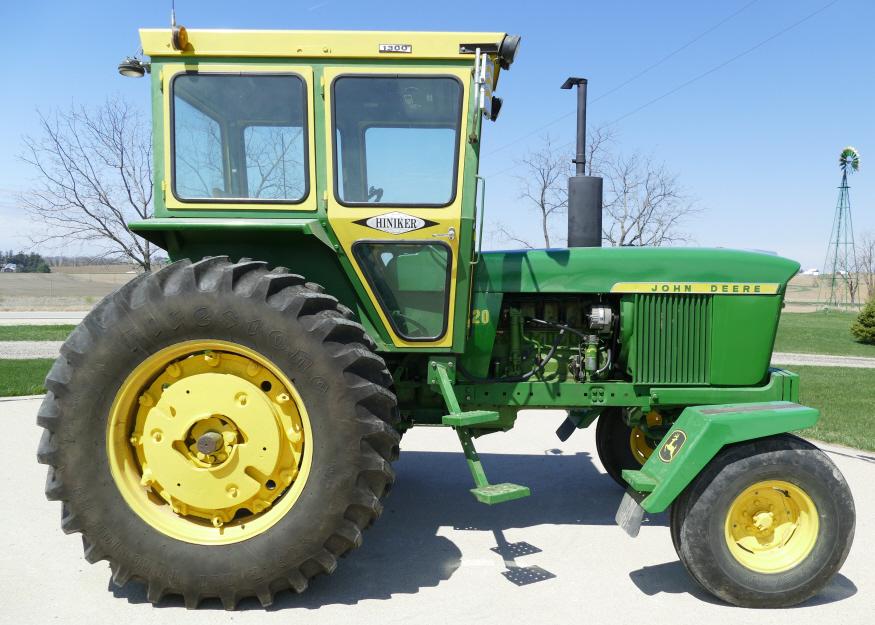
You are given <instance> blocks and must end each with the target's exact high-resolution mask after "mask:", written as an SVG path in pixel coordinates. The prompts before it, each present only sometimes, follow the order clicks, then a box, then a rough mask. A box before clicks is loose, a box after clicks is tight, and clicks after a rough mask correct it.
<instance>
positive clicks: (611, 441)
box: [595, 410, 662, 488]
mask: <svg viewBox="0 0 875 625" xmlns="http://www.w3.org/2000/svg"><path fill="white" fill-rule="evenodd" d="M645 418H646V419H647V421H648V424H652V425H653V426H654V427H655V426H657V425H660V424H661V423H662V417H661V416H660V415H659V413H656V412H651V413H650V414H648V415H647V416H646V417H645ZM658 444H659V441H658V440H654V439H652V438H650V437H649V436H647V435H646V434H645V433H644V431H643V430H642V429H641V428H640V427H630V426H628V425H626V422H625V421H624V420H623V415H622V413H621V412H620V411H619V410H606V411H605V412H603V413H602V414H601V415H599V420H598V424H597V425H596V429H595V445H596V452H597V453H598V456H599V461H600V462H601V463H602V466H603V467H604V468H605V471H606V472H607V474H608V475H610V476H611V478H612V479H613V480H614V481H615V482H616V483H617V484H619V485H620V486H621V487H623V488H626V487H628V484H627V483H626V480H624V479H623V475H622V474H623V470H624V469H629V470H636V469H640V468H641V467H642V465H643V464H644V463H645V462H646V461H647V459H648V458H649V457H650V454H652V453H653V450H654V449H655V448H656V446H657V445H658Z"/></svg>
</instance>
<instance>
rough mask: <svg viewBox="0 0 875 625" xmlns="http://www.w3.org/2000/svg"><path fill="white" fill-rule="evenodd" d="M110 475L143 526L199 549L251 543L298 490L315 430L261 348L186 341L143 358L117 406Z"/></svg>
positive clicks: (110, 446)
mask: <svg viewBox="0 0 875 625" xmlns="http://www.w3.org/2000/svg"><path fill="white" fill-rule="evenodd" d="M108 427H109V429H108V431H107V454H108V457H109V464H110V469H111V472H112V476H113V479H114V480H115V483H116V485H117V486H118V488H119V491H120V492H121V494H122V496H123V497H124V499H125V501H126V502H127V503H128V505H129V506H130V507H131V508H132V509H133V510H134V512H136V513H137V515H139V516H140V518H142V519H143V520H144V521H145V522H146V523H148V524H149V525H151V526H152V527H153V528H155V529H157V530H158V531H160V532H162V533H164V534H166V535H168V536H171V537H173V538H176V539H179V540H183V541H185V542H190V543H195V544H227V543H233V542H239V541H242V540H246V539H248V538H251V537H253V536H256V535H257V534H260V533H261V532H264V531H265V530H267V529H268V528H269V527H271V526H272V525H274V524H275V523H276V522H277V521H279V520H280V519H281V518H282V517H283V516H284V515H285V514H286V513H287V512H288V511H289V510H290V509H291V508H292V506H293V505H294V504H295V501H296V500H297V499H298V497H299V496H300V494H301V491H302V490H303V488H304V484H305V483H306V481H307V476H308V475H309V472H310V466H311V463H312V453H313V452H312V448H313V445H312V440H313V437H312V432H311V429H310V419H309V417H308V415H307V411H306V409H305V408H304V403H303V401H302V400H301V398H300V396H299V395H298V393H297V391H296V390H295V387H294V385H293V384H292V382H291V381H290V380H289V379H288V378H287V377H286V376H285V375H284V374H283V373H282V371H280V370H279V368H277V367H276V366H275V365H274V364H273V363H272V362H270V361H269V360H267V359H266V358H265V357H264V356H262V355H261V354H259V353H258V352H256V351H254V350H252V349H249V348H247V347H244V346H242V345H238V344H236V343H229V342H226V341H215V340H209V341H186V342H183V343H178V344H176V345H172V346H170V347H167V348H165V349H162V350H161V351H159V352H157V353H155V354H153V355H152V356H150V357H149V358H147V359H146V360H144V361H143V362H142V363H141V364H140V365H139V366H138V367H137V368H136V369H134V371H133V372H132V373H131V374H130V375H129V376H128V378H127V379H126V380H125V382H124V383H123V384H122V386H121V388H120V389H119V391H118V393H117V395H116V398H115V401H114V402H113V405H112V408H111V411H110V418H109V426H108Z"/></svg>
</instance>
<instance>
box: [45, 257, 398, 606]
mask: <svg viewBox="0 0 875 625" xmlns="http://www.w3.org/2000/svg"><path fill="white" fill-rule="evenodd" d="M348 316H349V315H348V314H346V311H345V310H344V309H343V307H341V306H340V305H339V304H338V302H337V300H336V299H335V298H333V297H331V296H329V295H326V294H324V293H322V292H321V288H319V287H318V285H313V284H311V283H306V282H305V280H304V278H302V277H301V276H298V275H294V274H291V273H289V272H288V271H287V270H286V269H284V268H278V269H274V270H273V271H268V269H267V268H266V264H265V263H262V262H252V261H241V262H239V263H231V262H229V261H228V260H227V258H224V257H222V258H209V259H205V260H202V261H200V262H196V263H192V262H190V261H188V260H183V261H179V262H177V263H174V264H172V265H170V266H168V267H166V268H164V269H162V270H161V271H158V272H157V273H153V274H146V275H143V276H140V277H139V278H137V279H135V280H133V281H132V282H131V283H129V284H128V285H126V286H125V287H123V288H121V289H120V290H119V291H117V292H116V293H114V294H112V295H110V296H108V297H107V298H106V299H105V300H104V301H103V302H101V303H100V304H99V305H98V306H97V308H95V310H94V311H93V312H91V313H90V314H89V315H88V316H87V317H86V319H85V320H84V321H83V322H82V324H80V325H79V326H78V327H77V328H76V330H75V331H74V332H73V334H72V335H71V336H70V338H69V339H68V340H67V341H66V342H65V343H64V345H63V347H62V348H61V356H60V357H59V358H58V360H57V361H56V362H55V364H54V366H53V367H52V369H51V371H50V372H49V375H48V378H47V380H46V387H47V389H48V392H47V394H46V398H45V400H44V402H43V404H42V406H41V407H40V410H39V415H38V423H39V425H40V426H42V427H43V428H45V431H44V432H43V436H42V439H41V441H40V447H39V452H38V459H39V461H40V462H42V463H44V464H48V465H49V471H48V479H47V482H46V496H47V497H48V498H49V499H50V500H60V501H61V502H63V503H62V520H61V525H62V528H63V530H64V531H65V532H66V533H72V532H79V533H81V534H82V542H83V545H84V549H85V558H86V559H87V560H88V561H89V562H97V561H99V560H108V561H109V563H110V567H111V569H112V581H113V582H114V583H115V584H116V585H117V586H123V585H124V584H125V583H127V582H128V580H131V579H135V580H139V581H142V582H143V583H145V584H146V586H147V589H148V590H147V596H148V599H149V601H151V602H153V603H157V602H158V601H160V600H161V599H162V597H164V596H165V595H168V594H179V595H182V596H183V598H184V600H185V605H186V607H189V608H193V607H197V605H198V603H199V602H200V601H201V600H203V599H205V598H210V597H218V598H219V599H221V601H222V603H223V604H224V606H225V607H226V608H227V609H233V608H234V607H235V606H236V604H237V603H238V601H240V600H241V599H244V598H247V597H253V596H254V597H257V598H258V600H259V601H260V602H261V603H262V604H263V605H264V606H268V605H270V604H271V602H272V601H273V597H274V594H275V593H276V592H279V591H282V590H285V589H289V588H290V589H293V590H295V591H297V592H302V591H303V590H304V589H305V588H306V587H307V585H308V581H309V579H310V578H312V577H314V576H316V575H319V574H323V573H325V574H327V573H331V572H333V571H334V569H335V567H336V565H337V559H338V558H339V557H340V556H342V555H344V554H345V553H346V552H348V551H349V550H351V549H353V548H355V547H358V546H359V545H360V544H361V539H362V530H364V529H365V528H367V527H368V526H370V525H371V524H372V523H373V521H374V520H375V519H376V518H377V517H378V516H379V515H380V513H381V511H382V506H381V504H380V498H381V497H383V496H384V495H386V494H387V493H388V491H389V489H390V487H391V485H392V483H393V481H394V472H393V471H392V468H391V466H390V462H391V461H393V460H395V459H396V458H397V455H398V441H399V437H398V434H397V432H396V431H395V429H394V427H393V426H394V425H395V423H397V419H398V411H397V403H396V399H395V396H394V394H393V393H392V392H391V391H390V390H389V387H390V385H391V377H390V375H389V373H388V371H387V370H386V367H385V363H384V362H383V360H382V359H381V358H380V357H379V356H378V355H376V354H375V353H373V352H372V351H371V349H370V345H371V344H372V343H371V342H370V340H369V338H368V337H367V335H366V334H365V332H364V330H363V328H362V327H361V326H360V325H359V324H358V323H355V322H354V321H352V320H350V319H349V318H348ZM197 341H200V342H209V341H223V342H227V343H228V344H231V345H238V346H240V350H243V351H248V353H251V354H257V355H258V357H259V358H263V362H266V363H271V364H272V365H275V367H276V370H277V371H276V376H275V377H274V378H272V379H274V380H276V379H278V378H283V379H285V380H289V381H290V385H291V386H292V387H293V388H294V389H295V393H297V395H298V396H299V399H300V401H301V402H302V404H303V408H304V410H305V411H306V414H308V415H309V416H308V417H307V419H309V425H310V429H311V433H312V440H305V442H304V445H309V446H310V451H309V453H310V454H311V456H310V457H311V463H312V464H311V466H312V468H313V470H312V471H309V472H308V473H307V476H306V478H303V477H301V476H303V475H304V471H303V468H301V469H300V473H298V469H296V468H292V469H291V470H290V471H287V472H286V473H284V474H283V477H284V478H285V479H287V480H293V479H294V475H295V474H296V475H298V479H302V480H303V481H302V484H303V486H302V488H301V489H299V492H298V493H297V494H296V499H294V500H293V503H292V504H291V505H290V507H289V508H288V509H287V511H285V512H283V513H282V514H281V515H280V514H279V513H277V519H276V520H275V522H272V524H271V525H269V526H267V527H266V528H265V529H264V530H263V531H260V532H259V533H257V534H253V535H251V536H250V535H244V534H241V536H242V538H241V539H239V540H238V541H237V542H226V543H222V544H211V543H209V541H203V540H200V539H199V538H198V537H197V536H198V534H197V532H201V533H203V532H204V531H207V532H209V531H211V530H210V523H209V521H207V522H206V530H204V529H203V527H204V521H203V519H194V520H193V521H192V522H195V521H197V522H199V523H200V525H198V526H197V527H194V526H193V529H192V532H193V533H192V534H191V536H192V538H191V539H190V540H189V539H180V538H179V537H175V536H173V535H171V533H168V532H167V531H165V530H164V528H162V526H160V524H159V523H150V520H149V519H150V518H152V517H149V516H148V515H147V514H144V513H143V512H142V511H141V510H138V509H135V507H134V506H133V505H131V503H130V497H129V495H128V494H127V493H126V491H125V490H124V485H123V484H122V483H121V482H119V481H118V479H119V478H118V477H117V473H118V472H117V471H116V469H115V466H116V465H114V464H113V460H112V458H111V456H112V454H111V453H110V451H109V450H110V449H113V447H112V445H113V443H112V442H110V441H112V440H115V439H118V438H119V437H118V436H112V435H111V432H109V431H108V423H109V422H110V415H111V414H112V415H114V414H116V413H117V409H116V408H115V406H116V405H117V400H116V394H117V393H119V394H120V396H121V390H123V389H124V388H126V386H127V385H128V384H129V382H130V377H131V375H133V374H132V372H134V371H136V370H137V368H138V367H139V366H141V365H142V364H143V363H144V362H147V361H148V359H149V358H150V357H154V356H155V355H156V354H161V353H162V350H167V349H171V350H172V349H174V346H176V345H187V344H189V342H197ZM217 353H218V352H217ZM232 353H233V352H232ZM201 354H202V355H201ZM207 354H209V356H207ZM212 354H213V352H211V351H207V352H196V355H195V356H187V358H193V357H197V358H211V357H212ZM221 358H222V359H224V358H225V356H224V355H221ZM174 362H179V363H180V365H184V362H183V361H182V360H179V361H174ZM223 362H224V360H223ZM168 366H169V367H173V366H175V365H173V364H172V363H171V364H170V365H168ZM253 367H254V366H253ZM167 370H168V371H169V369H167ZM253 370H254V369H253ZM213 375H214V374H213ZM251 375H256V374H251ZM202 379H203V378H202ZM211 379H216V378H211ZM228 379H231V377H230V375H229V376H228ZM255 384H257V380H256V382H255ZM262 384H263V386H262V390H264V391H265V393H267V391H268V390H270V389H269V387H268V386H264V384H265V383H262ZM172 386H173V385H166V387H167V388H168V389H169V388H172ZM214 386H215V385H214ZM150 388H154V383H153V387H150ZM216 388H217V392H218V391H219V390H221V384H220V385H219V386H216ZM257 388H258V387H257V386H252V389H253V390H256V391H257ZM163 392H164V391H162V390H158V391H157V394H159V396H161V395H160V394H161V393H163ZM167 392H168V393H169V392H170V391H169V390H168V391H167ZM271 393H272V394H276V388H274V389H273V391H271ZM153 394H154V391H153ZM207 395H208V396H209V394H207ZM141 399H142V398H141ZM149 401H151V400H149ZM211 401H212V399H211V398H209V397H208V399H206V400H204V402H203V403H202V405H203V407H204V408H203V409H204V410H206V412H207V413H209V411H210V410H211V404H210V402H211ZM282 401H288V397H285V398H284V399H282ZM251 403H252V402H251V401H250V404H251ZM140 405H141V406H142V405H144V404H143V401H140ZM241 405H245V404H241ZM136 410H139V409H136ZM197 410H200V408H197ZM138 414H139V413H138ZM222 414H224V413H222ZM174 416H175V413H174ZM138 418H139V417H138ZM210 418H211V419H212V417H210ZM280 431H282V428H280ZM128 434H129V433H128V432H122V433H121V440H122V441H125V440H126V437H127V436H128ZM279 436H280V437H282V434H280V435H279ZM134 438H136V437H134V436H132V439H134ZM240 440H243V441H244V442H251V441H249V440H248V439H245V440H244V439H240ZM133 444H135V443H134V442H133V440H132V445H133ZM259 446H260V444H259ZM180 449H181V451H180V453H185V452H186V448H185V447H181V448H180ZM229 449H231V448H230V447H229ZM251 449H252V448H250V451H251ZM113 453H115V452H113ZM207 457H208V458H211V459H213V456H207ZM226 457H228V458H230V457H231V452H230V451H229V452H228V454H227V456H226ZM238 457H239V454H238ZM216 462H219V461H218V460H216ZM223 462H224V461H223ZM130 464H135V463H130ZM114 471H115V473H114ZM290 474H292V477H289V475H290ZM144 481H145V479H144ZM174 481H175V479H174ZM183 481H184V480H183ZM133 483H134V484H135V485H136V484H137V482H136V480H134V482H133ZM286 483H287V484H288V483H289V482H288V481H286ZM293 483H294V482H293ZM265 484H266V488H268V489H275V488H277V485H276V483H275V482H274V481H273V480H268V481H267V482H265ZM175 486H180V484H176V485H175ZM280 486H282V484H281V483H280ZM231 488H232V486H230V485H229V486H228V489H229V495H228V496H229V497H236V496H237V495H236V493H237V490H236V489H234V494H233V495H232V494H230V489H231ZM143 490H144V491H145V490H146V487H143ZM292 491H293V487H292V486H289V487H288V488H287V489H286V490H283V492H282V494H280V495H278V498H277V500H276V501H277V502H279V501H281V498H282V497H285V496H286V494H287V493H289V492H292ZM146 494H147V495H148V498H149V499H150V500H152V501H154V502H155V504H156V505H164V506H165V508H164V512H163V513H162V514H165V515H170V516H171V517H173V515H174V514H175V516H176V517H177V519H176V520H174V521H172V522H173V523H178V524H179V523H183V524H184V523H185V519H187V518H188V516H187V515H186V512H185V508H180V509H179V510H177V509H176V508H174V511H173V513H171V512H170V510H169V506H166V502H162V501H161V500H160V498H159V497H158V496H157V495H155V491H154V490H152V491H147V493H146ZM219 495H220V496H223V495H224V492H223V491H219ZM253 502H254V503H255V504H256V506H253V511H247V512H248V513H250V514H252V515H254V516H253V518H257V515H258V514H261V512H260V510H259V508H260V504H261V501H260V500H256V499H253ZM144 505H145V506H148V503H147V504H144ZM222 505H225V504H222ZM278 508H279V506H278V504H277V503H274V507H273V508H272V509H271V508H270V507H268V511H271V510H272V511H274V512H275V511H276V510H277V509H278ZM180 510H181V511H180ZM240 512H241V513H242V512H244V511H242V510H241V511H240ZM267 513H268V512H264V514H267ZM189 514H190V513H189ZM236 518H237V517H235V521H230V520H229V519H226V521H227V524H226V525H224V527H223V531H225V528H228V527H231V523H233V522H236ZM178 519H183V520H182V521H179V520H178ZM217 523H218V521H217ZM214 525H215V523H214ZM219 525H221V523H220V524H219ZM217 531H218V526H217ZM183 533H184V532H183ZM220 539H221V537H220Z"/></svg>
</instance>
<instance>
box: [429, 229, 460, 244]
mask: <svg viewBox="0 0 875 625" xmlns="http://www.w3.org/2000/svg"><path fill="white" fill-rule="evenodd" d="M431 236H433V237H445V238H447V239H449V240H450V241H452V240H453V239H455V238H456V229H455V228H453V227H452V226H450V229H449V230H447V231H446V232H435V233H434V234H432V235H431Z"/></svg>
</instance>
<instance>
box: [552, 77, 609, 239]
mask: <svg viewBox="0 0 875 625" xmlns="http://www.w3.org/2000/svg"><path fill="white" fill-rule="evenodd" d="M574 86H576V87H577V154H576V156H575V157H574V161H572V162H573V163H574V164H575V168H576V173H575V175H574V176H571V177H570V178H569V179H568V247H601V245H602V179H601V178H598V177H596V176H587V175H586V167H585V166H586V78H574V77H571V78H569V79H568V80H566V81H565V82H564V83H562V88H563V89H571V88H572V87H574Z"/></svg>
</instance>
